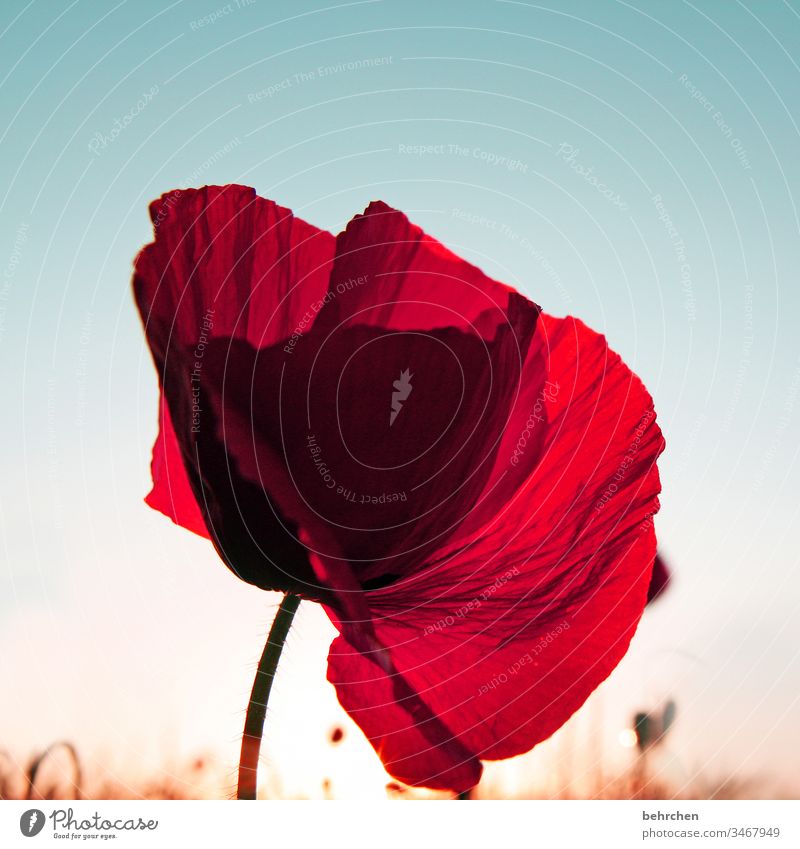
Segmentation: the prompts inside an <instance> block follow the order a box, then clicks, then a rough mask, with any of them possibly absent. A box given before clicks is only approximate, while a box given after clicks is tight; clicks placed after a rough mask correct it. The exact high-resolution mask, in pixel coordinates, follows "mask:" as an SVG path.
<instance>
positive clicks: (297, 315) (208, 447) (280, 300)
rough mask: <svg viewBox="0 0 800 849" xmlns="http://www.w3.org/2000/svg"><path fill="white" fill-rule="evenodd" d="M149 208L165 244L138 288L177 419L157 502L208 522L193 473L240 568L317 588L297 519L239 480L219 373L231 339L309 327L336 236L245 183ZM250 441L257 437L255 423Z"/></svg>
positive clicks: (282, 583)
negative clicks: (288, 518) (191, 503)
mask: <svg viewBox="0 0 800 849" xmlns="http://www.w3.org/2000/svg"><path fill="white" fill-rule="evenodd" d="M150 214H151V218H152V219H153V224H154V229H155V241H154V242H152V243H151V244H149V245H147V246H146V247H145V248H144V249H143V250H142V251H141V253H140V254H139V256H138V257H137V259H136V264H135V273H134V293H135V296H136V301H137V305H138V307H139V311H140V313H141V316H142V321H143V322H144V326H145V332H146V334H147V340H148V343H149V345H150V349H151V351H152V354H153V358H154V360H155V364H156V368H157V370H158V374H159V380H160V384H161V391H162V396H163V398H164V399H165V402H166V406H167V409H168V411H169V416H168V417H162V421H161V424H162V430H161V433H160V434H159V437H158V438H157V440H156V445H155V448H154V460H153V472H154V478H153V484H154V486H153V492H152V493H151V494H150V496H149V498H148V500H149V503H151V504H152V505H153V506H155V507H156V508H157V509H160V510H163V511H164V512H166V513H167V515H169V516H170V517H171V518H173V519H174V520H175V521H178V522H179V523H180V524H184V525H185V526H186V527H189V528H190V529H191V530H195V531H197V530H198V523H197V514H196V513H195V512H194V511H192V510H191V509H189V508H187V506H186V497H187V488H186V484H187V482H188V485H189V488H190V489H191V492H192V493H193V495H194V498H195V502H196V504H197V507H198V509H199V511H200V513H201V515H202V518H203V521H204V524H205V525H206V528H207V530H208V535H209V536H210V537H211V539H212V541H213V542H214V544H215V546H216V548H217V550H218V551H219V553H220V555H221V556H222V558H223V560H224V561H225V562H226V563H227V564H228V565H229V566H230V567H231V569H233V570H234V571H235V572H236V574H237V575H239V576H240V577H241V578H243V579H244V580H247V581H250V582H251V583H255V584H257V585H258V586H261V587H264V588H280V589H286V590H293V591H302V590H303V589H304V588H305V587H306V585H307V584H308V583H311V584H312V585H314V586H316V584H317V581H316V578H315V577H314V574H313V570H312V569H311V566H310V564H309V562H308V557H307V554H306V551H305V549H304V547H303V546H302V545H301V544H300V543H299V542H298V540H297V537H298V530H297V528H296V527H292V526H291V524H290V523H287V522H285V521H284V518H283V517H282V516H281V515H280V513H279V511H278V510H277V508H276V507H275V505H274V502H273V500H272V499H271V498H270V496H269V493H267V492H265V491H264V489H263V487H261V486H258V485H257V484H254V483H252V482H251V481H242V480H241V478H240V475H239V472H238V469H237V467H236V462H235V460H233V459H232V458H231V456H230V450H229V446H228V444H227V443H228V438H227V434H226V415H225V413H226V411H225V408H224V381H220V379H219V374H220V372H224V371H225V369H226V367H227V366H228V365H229V364H230V365H231V366H232V367H233V368H234V369H235V368H236V367H237V366H238V363H236V362H235V360H234V361H233V362H232V363H230V360H231V353H230V352H231V349H232V348H234V349H238V347H241V346H244V347H246V348H247V349H248V350H253V349H257V348H259V347H261V346H265V345H270V344H273V343H275V341H276V340H284V339H287V338H291V337H292V335H293V334H295V333H297V332H301V331H300V330H298V328H299V327H301V326H302V327H303V328H305V327H307V326H310V324H311V323H312V322H313V314H309V304H311V303H312V302H314V301H315V300H316V299H318V298H319V297H321V296H322V295H323V294H324V292H325V291H326V289H327V285H328V279H329V275H330V266H331V262H332V259H333V249H334V238H333V236H331V235H330V234H329V233H326V232H324V231H321V230H318V229H317V228H315V227H312V226H311V225H309V224H306V223H305V222H304V221H301V220H299V219H297V218H295V217H294V216H293V215H292V213H291V212H290V211H289V210H286V209H283V208H281V207H279V206H277V205H276V204H274V203H272V202H271V201H267V200H264V199H262V198H259V197H257V196H256V194H255V192H254V191H253V190H252V189H248V188H245V187H243V186H225V187H214V186H209V187H206V188H204V189H200V190H187V191H176V192H172V193H170V194H168V195H164V196H163V197H162V198H161V199H160V200H158V201H154V202H153V204H151V207H150ZM250 377H251V378H252V375H250ZM239 412H241V413H244V414H246V413H247V412H248V411H247V410H244V411H234V413H233V415H236V414H237V413H239ZM165 422H166V423H167V424H171V425H172V427H171V428H170V427H164V424H165ZM246 438H247V439H248V441H249V442H250V443H252V439H253V438H252V429H251V430H250V432H249V434H248V435H247V437H246ZM278 448H279V447H278ZM178 456H180V457H181V458H182V460H183V467H184V471H185V475H181V474H180V471H179V470H178V467H177V464H176V463H175V462H174V461H175V459H176V458H177V457H178ZM176 493H178V494H179V496H180V498H179V499H177V498H176Z"/></svg>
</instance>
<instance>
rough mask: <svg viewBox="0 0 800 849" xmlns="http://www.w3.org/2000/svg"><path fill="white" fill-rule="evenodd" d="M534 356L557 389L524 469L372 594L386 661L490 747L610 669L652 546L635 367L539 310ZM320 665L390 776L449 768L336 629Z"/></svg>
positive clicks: (654, 483)
mask: <svg viewBox="0 0 800 849" xmlns="http://www.w3.org/2000/svg"><path fill="white" fill-rule="evenodd" d="M527 366H528V367H529V368H530V369H532V370H533V371H534V372H536V373H538V372H539V371H540V370H541V369H542V368H543V367H544V368H546V370H547V379H548V380H549V381H551V382H552V383H553V384H554V385H556V384H557V385H558V387H559V390H558V393H557V394H553V395H552V396H551V400H550V401H549V402H548V408H549V409H548V423H547V432H546V436H545V438H544V442H543V446H542V454H541V457H540V459H539V461H538V462H537V464H536V466H535V468H534V469H533V470H532V472H531V473H530V475H529V477H528V478H527V480H526V481H525V482H524V484H523V485H522V486H520V488H519V490H518V492H517V494H516V495H515V496H514V498H513V499H512V500H511V502H510V503H508V504H502V503H500V504H496V505H495V507H496V508H497V510H496V516H495V519H494V520H493V521H489V522H488V523H487V524H486V525H485V527H484V528H483V530H482V531H481V532H479V533H477V534H476V535H475V537H474V538H473V540H472V541H470V542H469V543H465V544H463V545H461V546H459V547H454V548H453V549H452V550H451V551H450V552H449V556H445V557H443V559H442V560H441V562H439V563H436V564H435V565H433V566H431V567H429V568H428V569H426V570H423V571H422V572H419V573H416V574H414V575H413V576H411V577H410V578H408V579H404V580H400V581H398V582H396V583H394V584H392V585H391V586H388V587H385V588H382V589H378V590H375V591H373V592H369V593H367V594H366V598H367V602H368V604H369V606H370V609H371V611H372V616H373V623H374V627H375V632H376V635H377V638H378V639H379V641H380V643H381V644H382V645H383V646H385V647H386V649H387V651H388V652H389V654H390V655H391V658H392V662H393V665H394V667H395V668H396V669H397V670H398V672H399V673H400V674H402V676H403V677H404V678H405V680H406V682H407V683H408V685H409V687H411V688H412V690H413V691H414V692H416V693H417V694H418V695H419V698H420V699H422V700H424V702H425V704H426V705H427V707H428V710H429V711H430V712H431V713H433V714H435V715H437V716H438V717H439V718H440V720H441V721H442V722H443V723H444V724H445V725H446V726H447V727H448V728H449V729H450V730H451V732H452V734H453V737H454V738H456V739H458V740H459V742H460V743H461V744H462V745H463V746H464V747H465V749H467V750H468V751H471V752H473V753H474V754H475V755H476V756H478V757H480V758H483V759H495V758H505V757H510V756H512V755H515V754H519V753H521V752H524V751H527V750H528V749H530V748H532V747H533V746H534V745H535V744H536V743H538V742H540V741H541V740H543V739H545V738H546V737H548V736H550V735H551V734H552V733H553V732H554V731H555V730H556V729H557V728H559V727H560V726H561V725H562V724H563V723H564V722H565V721H566V719H567V718H568V717H569V716H570V715H571V714H572V713H573V712H574V711H575V710H577V708H578V707H580V705H581V704H582V703H583V702H584V701H585V699H586V698H587V697H588V695H589V694H590V693H591V692H592V691H593V690H594V689H595V688H596V687H597V685H598V684H599V683H600V682H601V681H602V680H604V679H605V678H606V677H607V676H608V674H609V673H610V672H611V670H612V669H613V668H614V667H615V666H616V664H617V663H618V662H619V660H620V658H621V657H622V656H623V654H624V652H625V650H626V649H627V646H628V643H629V641H630V639H631V637H632V635H633V633H634V631H635V628H636V625H637V623H638V621H639V618H640V616H641V613H642V610H643V608H644V605H645V600H646V596H647V587H648V583H649V581H650V574H651V570H652V565H653V560H654V557H655V534H654V530H653V523H652V515H653V514H654V513H655V512H656V510H657V508H658V500H657V494H658V491H659V479H658V472H657V469H656V466H655V461H656V458H657V456H658V454H659V453H660V452H661V450H662V448H663V438H662V436H661V433H660V430H659V428H658V426H657V425H656V423H655V414H654V412H653V409H652V400H651V398H650V396H649V395H648V394H647V392H646V390H645V389H644V387H643V386H642V384H641V383H640V381H639V380H638V378H636V376H635V375H633V374H632V372H630V370H629V369H628V368H627V367H626V366H625V365H624V364H623V363H622V362H621V360H620V358H619V357H618V356H617V355H616V354H614V353H613V352H611V351H610V350H609V349H608V346H607V344H606V342H605V339H604V338H603V337H602V336H599V335H598V334H596V333H594V332H593V331H591V330H589V329H588V328H586V327H585V326H584V325H583V324H582V323H581V322H579V321H577V320H575V319H571V318H567V319H554V318H551V317H550V316H546V315H544V314H543V315H542V316H540V333H537V343H536V344H535V345H532V346H531V351H530V353H529V357H528V360H527ZM329 678H330V680H331V681H332V682H333V683H334V684H335V686H336V689H337V693H338V695H339V699H340V701H341V703H342V704H343V706H344V707H345V708H346V709H347V710H349V711H351V713H352V715H353V718H354V719H355V720H356V722H358V724H359V725H360V726H361V728H362V729H363V730H364V732H365V734H366V735H367V737H368V738H369V739H370V740H371V742H372V743H373V745H374V746H375V748H376V750H377V751H378V752H379V753H380V754H381V757H382V759H383V760H384V763H385V764H386V765H387V769H388V770H389V771H390V772H391V773H392V774H393V775H396V777H398V778H401V779H402V780H404V781H406V782H409V783H412V784H422V785H426V786H443V779H442V776H446V775H447V773H442V770H441V767H440V766H439V765H438V764H435V763H434V761H431V760H430V753H429V749H430V744H429V742H428V741H427V739H426V738H425V737H424V735H422V734H421V733H418V734H417V735H416V736H414V734H413V733H412V729H413V723H412V722H410V720H409V719H408V717H407V716H406V717H404V718H403V717H400V716H398V715H396V713H390V712H387V711H386V710H384V709H382V701H381V702H378V703H373V704H372V706H370V703H369V693H370V691H371V690H372V688H375V691H376V692H382V693H386V692H388V690H387V689H386V688H387V686H388V683H387V681H386V680H385V678H386V676H385V674H383V673H382V672H381V671H380V670H379V669H377V668H376V667H375V666H374V665H372V666H370V665H369V664H368V663H366V662H363V661H359V660H358V659H357V658H355V657H354V656H353V651H352V647H351V646H349V645H348V644H347V643H346V641H343V640H341V639H340V640H339V641H336V642H335V643H334V644H333V646H332V647H331V652H330V655H329ZM392 717H394V725H392V724H390V719H391V718H392ZM427 763H431V764H432V765H431V766H430V767H428V766H426V764H427ZM396 764H398V765H400V768H396V767H395V765H396ZM453 766H455V765H453ZM444 784H446V779H444Z"/></svg>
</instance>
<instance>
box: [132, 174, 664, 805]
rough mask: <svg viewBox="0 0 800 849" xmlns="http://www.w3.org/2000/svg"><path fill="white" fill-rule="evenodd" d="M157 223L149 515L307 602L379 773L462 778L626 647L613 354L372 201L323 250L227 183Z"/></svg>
mask: <svg viewBox="0 0 800 849" xmlns="http://www.w3.org/2000/svg"><path fill="white" fill-rule="evenodd" d="M150 211H151V216H152V218H153V222H154V225H155V230H156V236H155V240H154V241H153V242H152V243H151V244H149V245H147V246H146V247H145V248H144V249H143V250H142V252H141V253H140V255H139V256H138V258H137V260H136V266H135V275H134V289H135V295H136V300H137V303H138V306H139V310H140V312H141V316H142V319H143V321H144V325H145V330H146V334H147V339H148V342H149V345H150V348H151V351H152V353H153V357H154V359H155V364H156V367H157V370H158V375H159V379H160V385H161V399H162V401H161V406H160V424H161V430H160V433H159V436H158V438H157V440H156V444H155V447H154V451H153V462H152V473H153V490H152V492H151V493H150V494H149V496H148V497H147V501H148V503H149V504H150V505H151V506H152V507H154V508H156V509H157V510H160V511H162V512H163V513H165V514H166V515H168V516H169V517H171V518H172V519H173V521H175V522H176V523H178V524H179V525H182V526H184V527H186V528H189V529H190V530H192V531H195V532H196V533H200V534H202V535H204V536H207V537H209V538H210V539H211V541H212V542H213V544H214V546H215V547H216V549H217V551H218V552H219V555H220V557H221V558H222V559H223V561H224V562H225V563H226V564H227V565H228V566H229V567H230V568H231V569H232V570H233V571H234V572H235V573H236V574H237V575H238V576H239V577H240V578H242V579H243V580H245V581H248V582H249V583H252V584H255V585H256V586H259V587H262V588H263V589H267V590H281V591H286V592H292V593H297V594H299V595H301V596H302V597H303V598H307V599H312V600H316V601H319V602H321V603H322V604H323V605H324V606H325V609H326V611H327V612H328V614H329V616H330V617H331V619H332V621H333V623H334V624H335V625H336V627H337V628H338V630H339V632H340V636H339V637H338V638H337V639H336V640H335V641H334V643H333V645H332V646H331V649H330V655H329V667H328V678H329V680H330V681H331V682H332V683H333V684H334V686H335V687H336V690H337V693H338V696H339V700H340V702H341V704H342V705H343V706H344V708H345V709H346V710H347V711H348V713H349V714H350V715H351V716H352V717H353V719H354V720H355V721H356V722H357V723H358V725H359V726H360V727H361V728H362V729H363V731H364V733H365V734H366V735H367V737H368V738H369V740H370V742H371V743H372V745H373V746H374V747H375V749H376V751H377V752H378V754H379V755H380V757H381V759H382V761H383V763H384V765H385V766H386V769H387V770H388V771H389V772H390V773H391V774H392V776H394V777H395V778H397V779H399V780H402V781H404V782H406V783H407V784H413V785H423V786H428V787H435V788H449V789H452V790H456V791H462V790H465V789H467V788H469V787H472V786H473V785H474V784H476V783H477V781H478V779H479V777H480V774H481V763H480V761H481V759H498V758H507V757H509V756H511V755H516V754H519V753H521V752H524V751H527V750H528V749H530V748H531V747H533V746H534V745H536V744H537V743H538V742H540V741H541V740H543V739H545V738H546V737H548V736H549V735H550V734H552V733H553V732H554V731H555V730H556V729H557V728H558V727H559V726H560V725H562V724H563V723H564V721H565V720H566V719H567V718H568V717H569V716H570V715H571V714H572V713H573V712H574V711H575V710H576V709H577V708H578V707H580V705H581V704H582V703H583V702H584V701H585V699H586V698H587V696H588V695H589V694H590V693H591V692H592V690H594V688H595V687H597V685H598V684H599V683H600V682H601V681H602V680H603V679H604V678H606V676H607V675H608V674H609V673H610V672H611V670H612V669H613V668H614V667H615V666H616V664H617V662H618V661H619V660H620V658H621V657H622V656H623V654H624V653H625V651H626V649H627V647H628V644H629V642H630V639H631V637H632V635H633V633H634V630H635V628H636V625H637V623H638V620H639V617H640V615H641V613H642V610H643V608H644V605H645V602H646V599H647V593H648V585H649V583H650V578H651V572H652V568H653V562H654V558H655V554H656V543H655V533H654V530H653V522H652V516H653V515H654V513H655V512H656V511H657V509H658V500H657V495H658V492H659V479H658V472H657V469H656V458H657V456H658V455H659V453H660V452H661V450H662V447H663V439H662V436H661V432H660V430H659V428H658V426H657V424H656V421H655V413H654V412H653V405H652V399H651V398H650V396H649V395H648V393H647V391H646V390H645V388H644V387H643V385H642V384H641V382H640V381H639V379H638V378H637V377H636V376H635V375H634V374H633V373H632V372H631V371H630V370H629V369H628V368H627V367H626V366H625V365H624V364H623V363H622V361H621V360H620V358H619V356H618V355H617V354H615V353H614V352H613V351H611V350H610V349H609V347H608V345H607V344H606V341H605V339H604V337H602V336H600V335H598V334H597V333H595V332H593V331H592V330H590V329H589V328H588V327H586V326H585V325H584V324H583V323H581V322H580V321H579V320H578V319H575V318H563V319H559V318H554V317H552V316H549V315H547V314H546V313H543V312H541V310H540V308H539V307H537V306H536V305H534V304H533V303H531V302H530V301H528V300H527V299H526V298H524V297H523V296H522V295H520V294H518V293H517V292H515V291H514V290H512V289H510V288H509V287H507V286H505V285H503V284H501V283H498V282H496V281H494V280H492V279H490V278H489V277H487V276H486V275H485V274H483V272H481V271H480V270H479V269H478V268H476V267H474V266H472V265H470V264H469V263H467V262H465V261H464V260H462V259H460V258H459V257H457V256H456V255H455V254H453V253H451V252H450V251H449V250H448V249H447V248H445V247H444V246H443V245H441V244H440V243H439V242H437V241H436V240H434V239H432V238H430V237H429V236H426V235H425V234H424V233H423V232H422V231H421V230H420V229H419V228H418V227H416V226H415V225H413V224H412V223H410V222H409V220H408V219H407V218H406V217H405V215H403V214H402V213H401V212H398V211H397V210H394V209H391V208H390V207H388V206H386V205H385V204H383V203H372V204H370V206H369V207H368V208H367V210H366V211H365V212H364V214H363V215H358V216H356V217H355V218H354V219H353V220H352V221H351V222H350V223H349V225H348V226H347V229H346V230H345V231H344V232H342V233H340V234H339V235H338V236H336V237H334V236H332V235H331V234H329V233H327V232H324V231H322V230H318V229H317V228H315V227H313V226H311V225H310V224H307V223H305V222H304V221H301V220H300V219H298V218H295V217H294V216H293V214H292V213H291V212H290V211H289V210H287V209H283V208H281V207H279V206H277V205H276V204H274V203H273V202H271V201H268V200H264V199H262V198H260V197H258V196H257V195H256V194H255V192H254V191H253V190H252V189H249V188H244V187H242V186H225V187H206V188H203V189H200V190H189V191H176V192H172V193H170V194H167V195H164V196H163V197H162V198H161V199H160V200H158V201H155V202H154V203H153V204H152V205H151V208H150Z"/></svg>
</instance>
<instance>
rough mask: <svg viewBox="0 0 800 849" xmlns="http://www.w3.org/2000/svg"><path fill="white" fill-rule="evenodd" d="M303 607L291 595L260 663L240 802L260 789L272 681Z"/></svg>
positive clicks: (283, 604)
mask: <svg viewBox="0 0 800 849" xmlns="http://www.w3.org/2000/svg"><path fill="white" fill-rule="evenodd" d="M299 605H300V597H299V596H296V595H291V594H289V593H287V594H286V595H285V596H284V597H283V601H282V602H281V604H280V607H279V608H278V612H277V613H276V614H275V619H274V620H273V621H272V627H271V628H270V629H269V636H268V637H267V642H266V645H265V646H264V651H263V652H262V654H261V660H259V662H258V669H257V670H256V677H255V680H254V681H253V690H252V692H251V693H250V702H249V703H248V705H247V715H246V716H245V720H244V735H243V736H242V752H241V755H240V756H239V786H238V788H237V791H236V798H237V799H255V798H256V792H257V789H258V786H257V785H258V756H259V754H260V752H261V738H262V736H263V735H264V719H265V718H266V716H267V702H268V701H269V693H270V690H271V689H272V681H273V679H274V678H275V672H276V670H277V668H278V661H279V660H280V659H281V652H282V651H283V644H284V643H285V642H286V635H287V634H288V633H289V628H290V627H291V624H292V619H294V614H295V613H296V612H297V608H298V607H299Z"/></svg>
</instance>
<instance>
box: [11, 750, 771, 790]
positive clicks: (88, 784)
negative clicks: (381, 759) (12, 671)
mask: <svg viewBox="0 0 800 849" xmlns="http://www.w3.org/2000/svg"><path fill="white" fill-rule="evenodd" d="M235 783H236V776H235V773H234V772H231V771H230V770H229V769H228V768H227V767H223V766H222V765H220V764H219V763H217V762H216V761H215V760H214V759H213V758H212V757H209V756H205V755H198V756H197V757H195V758H193V759H192V760H190V761H188V762H186V763H182V764H178V765H176V766H175V767H174V768H167V767H165V768H164V769H163V770H161V771H160V772H159V773H158V774H157V775H153V776H149V777H146V778H144V779H137V780H134V779H132V780H131V781H126V780H123V779H122V778H120V776H119V775H110V774H108V773H106V772H105V771H104V770H103V769H102V768H101V767H98V766H92V767H91V768H88V767H87V766H86V765H84V764H83V763H82V762H81V759H80V755H79V754H78V753H77V752H76V751H75V750H74V749H73V747H72V746H71V745H70V744H69V743H57V744H54V745H52V746H50V747H49V748H48V749H46V750H44V751H43V752H41V753H39V754H38V755H35V756H33V757H31V758H30V759H29V760H28V761H27V762H26V763H22V764H20V763H15V762H14V761H13V760H12V759H11V758H10V757H9V756H8V755H7V754H6V753H4V752H2V751H0V799H44V800H68V799H226V798H233V797H234V793H235ZM494 784H495V782H493V780H492V778H491V776H487V777H486V778H485V780H484V781H483V782H481V785H480V786H479V787H478V788H476V789H475V790H473V792H472V794H471V795H470V798H471V799H476V800H480V799H501V798H504V799H508V798H512V799H553V798H555V799H570V798H573V799H574V798H588V799H657V800H659V799H660V800H667V799H751V798H761V797H763V796H764V795H765V794H769V795H771V796H772V797H776V796H777V797H780V796H781V795H787V797H788V794H781V793H780V791H779V790H776V788H775V787H773V786H769V787H767V786H766V785H765V784H763V783H762V782H761V781H759V780H757V778H756V777H753V778H752V779H741V778H727V779H726V778H725V777H719V776H717V777H714V776H708V777H702V776H701V777H695V778H694V779H693V780H692V781H691V783H690V784H689V785H688V786H687V785H686V784H683V785H681V786H677V785H676V784H675V783H669V782H667V781H666V780H664V779H663V778H661V777H659V772H658V769H654V768H651V764H650V763H649V762H648V758H647V755H646V754H645V755H640V756H639V757H638V758H636V759H635V760H634V761H633V763H632V765H631V766H630V767H629V768H628V769H626V770H624V771H622V772H620V773H619V774H617V775H612V776H607V775H606V776H604V775H602V774H601V773H599V772H598V774H597V775H596V776H593V777H591V778H590V781H589V783H588V784H589V786H586V787H584V789H583V791H581V792H575V790H574V788H573V787H572V786H570V787H569V788H562V789H560V790H556V791H555V792H551V793H543V792H541V791H534V790H533V789H531V788H529V787H526V786H525V781H524V780H523V781H520V787H519V788H518V789H517V790H514V791H511V792H509V790H508V788H507V787H506V786H503V788H502V789H501V788H500V787H497V786H494ZM531 786H532V785H531ZM385 793H386V797H387V798H389V799H398V800H402V799H448V798H451V797H450V796H449V795H448V794H444V793H436V792H433V791H426V790H418V789H416V788H409V787H404V786H401V785H399V784H397V783H395V782H392V781H387V783H386V786H385ZM259 796H260V797H261V798H264V799H283V798H315V799H319V798H325V799H336V798H337V794H336V781H335V776H332V777H331V778H329V779H325V780H324V781H323V782H322V786H321V787H319V788H313V790H312V791H311V792H309V794H308V795H307V796H302V795H301V796H298V795H293V796H287V795H286V794H284V792H283V791H282V788H281V782H280V777H279V776H277V775H272V774H270V773H269V770H267V769H262V772H261V777H260V792H259Z"/></svg>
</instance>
